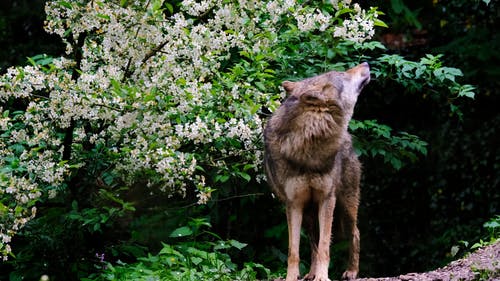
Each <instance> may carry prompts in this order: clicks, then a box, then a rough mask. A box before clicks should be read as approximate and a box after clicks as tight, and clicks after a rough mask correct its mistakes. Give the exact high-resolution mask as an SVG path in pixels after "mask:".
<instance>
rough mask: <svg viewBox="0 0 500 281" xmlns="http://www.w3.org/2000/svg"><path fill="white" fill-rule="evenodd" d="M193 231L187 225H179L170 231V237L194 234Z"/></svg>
mask: <svg viewBox="0 0 500 281" xmlns="http://www.w3.org/2000/svg"><path fill="white" fill-rule="evenodd" d="M192 234H193V231H192V230H191V228H189V227H187V226H183V227H179V228H177V229H176V230H174V231H172V233H170V237H184V236H189V235H192Z"/></svg>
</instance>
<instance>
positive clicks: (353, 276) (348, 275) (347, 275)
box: [342, 270, 358, 280]
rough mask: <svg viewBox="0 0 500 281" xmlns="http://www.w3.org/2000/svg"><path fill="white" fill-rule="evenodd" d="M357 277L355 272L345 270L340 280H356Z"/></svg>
mask: <svg viewBox="0 0 500 281" xmlns="http://www.w3.org/2000/svg"><path fill="white" fill-rule="evenodd" d="M357 276H358V272H357V271H354V270H346V272H344V274H342V280H352V279H356V277H357Z"/></svg>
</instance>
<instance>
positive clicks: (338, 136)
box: [264, 63, 370, 172]
mask: <svg viewBox="0 0 500 281" xmlns="http://www.w3.org/2000/svg"><path fill="white" fill-rule="evenodd" d="M369 81H370V68H369V66H368V64H367V63H362V64H360V65H358V66H356V67H354V68H351V69H349V70H347V71H345V72H337V71H331V72H328V73H325V74H321V75H318V76H315V77H311V78H307V79H304V80H302V81H298V82H289V81H285V82H283V87H284V88H285V90H286V91H287V92H288V98H287V99H286V100H285V101H284V102H283V104H282V105H281V106H280V108H278V110H276V112H275V113H274V114H273V116H272V117H271V119H270V120H269V121H268V123H267V126H266V130H265V132H264V136H265V141H266V151H267V152H268V155H271V154H272V155H274V156H273V157H278V158H280V157H282V158H283V159H286V160H287V161H288V163H293V165H294V166H296V167H301V169H306V170H310V171H316V172H324V171H329V170H330V169H331V167H332V165H333V162H332V159H333V158H334V155H336V153H337V152H338V150H339V149H340V147H341V146H342V145H343V144H346V143H348V142H350V136H349V133H348V132H347V126H348V124H349V120H350V119H351V117H352V113H353V109H354V105H355V104H356V100H357V98H358V95H359V93H360V92H361V89H362V88H363V87H364V86H365V85H366V84H367V83H368V82H369Z"/></svg>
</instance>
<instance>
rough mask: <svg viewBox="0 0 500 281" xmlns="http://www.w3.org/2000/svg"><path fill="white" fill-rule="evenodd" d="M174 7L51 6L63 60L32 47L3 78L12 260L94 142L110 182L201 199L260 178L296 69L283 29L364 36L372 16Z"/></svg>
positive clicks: (238, 6)
mask: <svg viewBox="0 0 500 281" xmlns="http://www.w3.org/2000/svg"><path fill="white" fill-rule="evenodd" d="M175 3H176V4H172V3H171V2H167V1H162V0H148V1H145V0H144V1H141V0H136V1H126V0H122V1H111V0H109V1H86V0H78V1H49V2H48V3H47V4H46V13H47V21H46V26H45V28H46V30H47V32H49V33H55V34H58V35H59V36H60V37H61V38H62V40H63V41H64V42H65V44H66V56H63V57H60V58H51V57H47V56H37V57H34V58H32V59H31V65H29V66H26V67H12V68H10V69H8V71H7V73H6V74H4V75H3V76H1V77H0V102H1V104H2V107H0V116H1V118H0V133H1V135H0V138H1V139H2V141H1V142H0V166H1V167H2V168H1V170H0V185H1V189H0V196H1V199H0V213H1V220H0V236H1V237H2V239H1V244H0V253H1V254H2V256H3V259H4V260H5V259H7V256H8V255H9V254H10V253H11V249H10V246H9V242H10V241H11V237H12V236H13V235H14V234H15V233H16V232H17V231H19V230H20V229H21V228H22V227H23V225H24V224H26V223H27V222H28V221H29V220H30V219H31V218H33V217H34V216H35V214H36V206H35V205H36V203H37V202H40V201H44V200H48V199H51V198H54V197H56V196H57V195H58V193H60V192H71V188H73V187H72V186H71V184H69V183H70V180H71V179H72V178H75V177H85V176H89V172H88V171H86V170H85V167H86V166H88V165H89V161H92V159H91V158H90V157H89V153H88V152H89V151H91V150H95V149H99V150H100V151H101V152H102V153H101V154H100V155H101V157H103V158H101V159H100V160H101V161H103V162H106V163H107V165H106V166H107V167H108V168H107V169H105V170H103V171H100V172H99V173H98V174H97V176H98V177H102V178H105V179H107V180H105V181H104V183H105V184H106V185H109V186H112V182H113V181H114V182H116V181H122V182H124V183H127V184H129V185H132V184H133V183H136V182H143V183H145V184H147V185H148V186H150V187H151V188H152V190H161V191H163V192H167V193H168V194H171V195H174V194H181V195H186V193H188V192H190V190H196V196H197V198H198V203H205V202H207V200H209V198H210V194H211V192H213V190H214V189H215V187H216V186H217V184H218V183H219V184H220V183H224V182H225V181H227V180H228V178H229V177H237V178H241V179H242V180H246V181H249V180H250V179H251V178H252V176H251V175H253V177H254V178H255V179H256V180H261V179H262V174H261V171H260V161H261V154H262V149H261V140H260V139H261V131H262V120H261V118H260V117H259V114H258V113H259V110H260V108H261V107H268V108H275V107H276V106H277V100H278V99H279V98H280V97H281V95H280V94H278V93H279V92H280V91H279V89H278V87H277V86H276V85H277V84H278V83H276V80H278V79H280V78H281V77H282V76H283V75H287V74H289V73H286V72H285V73H279V72H277V71H276V70H277V69H279V67H280V66H279V65H273V63H275V62H276V60H275V58H276V56H277V55H281V53H280V52H282V51H280V49H281V48H282V46H283V43H284V42H283V39H282V38H280V34H284V33H286V32H290V31H291V32H296V33H297V32H300V33H301V34H304V35H306V34H319V33H320V32H324V33H325V34H330V36H331V35H333V34H334V36H336V37H340V38H342V40H343V39H352V40H355V41H363V40H364V39H366V38H369V37H370V36H372V35H373V19H375V18H376V16H377V11H376V10H375V9H372V10H370V11H364V10H362V9H361V8H360V7H359V5H357V4H354V5H351V4H350V1H345V0H344V1H332V3H322V2H318V3H308V4H307V5H306V4H301V3H298V2H295V1H289V0H285V1H283V0H275V1H220V0H219V1H215V0H209V1H201V2H198V1H192V0H186V1H181V2H175ZM283 38H286V37H283ZM329 40H331V41H332V42H333V41H335V39H334V38H333V36H332V38H330V39H329ZM110 175H112V176H110ZM96 180H97V179H96Z"/></svg>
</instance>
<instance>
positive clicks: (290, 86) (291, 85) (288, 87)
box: [281, 81, 297, 93]
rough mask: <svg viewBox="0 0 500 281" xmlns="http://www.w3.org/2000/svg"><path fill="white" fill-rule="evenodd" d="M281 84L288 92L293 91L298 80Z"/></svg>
mask: <svg viewBox="0 0 500 281" xmlns="http://www.w3.org/2000/svg"><path fill="white" fill-rule="evenodd" d="M281 86H283V88H285V91H286V92H287V93H291V92H292V91H293V89H295V87H296V86H297V82H291V81H284V82H283V83H281Z"/></svg>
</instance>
